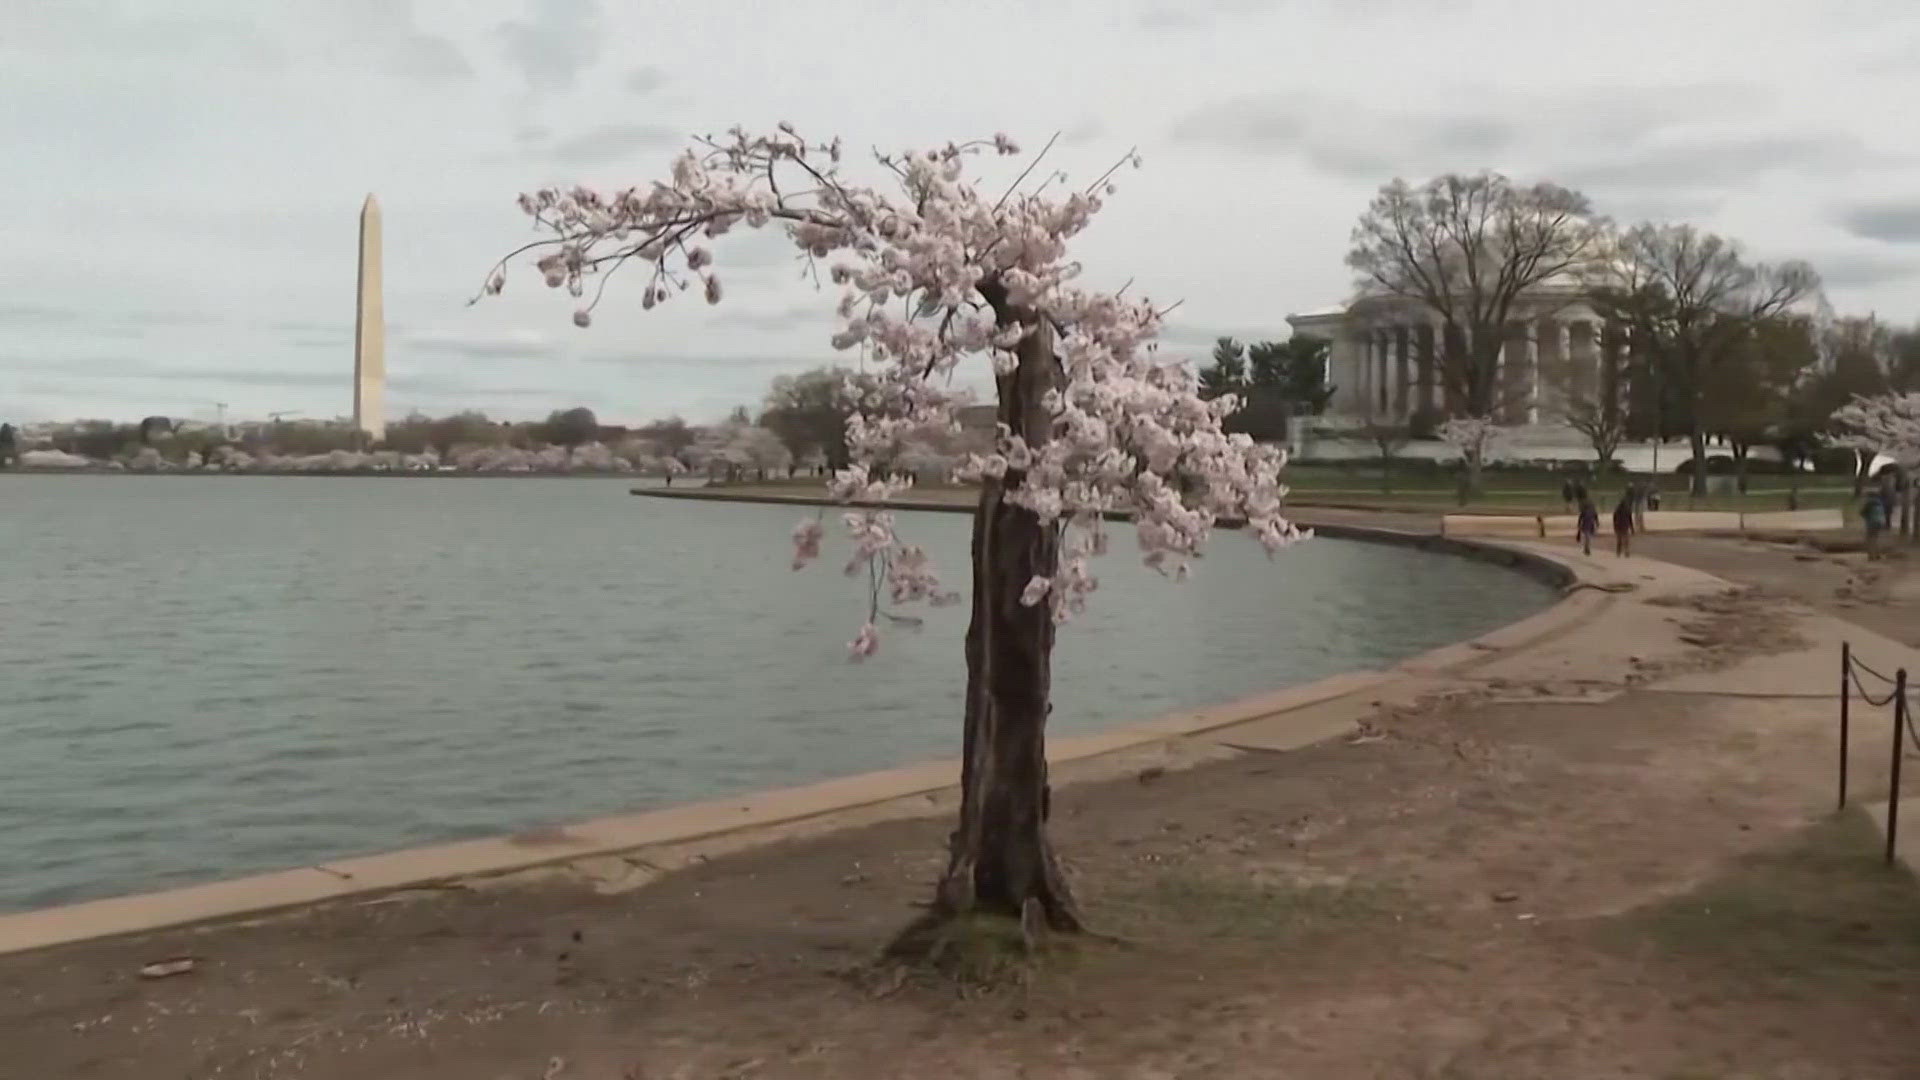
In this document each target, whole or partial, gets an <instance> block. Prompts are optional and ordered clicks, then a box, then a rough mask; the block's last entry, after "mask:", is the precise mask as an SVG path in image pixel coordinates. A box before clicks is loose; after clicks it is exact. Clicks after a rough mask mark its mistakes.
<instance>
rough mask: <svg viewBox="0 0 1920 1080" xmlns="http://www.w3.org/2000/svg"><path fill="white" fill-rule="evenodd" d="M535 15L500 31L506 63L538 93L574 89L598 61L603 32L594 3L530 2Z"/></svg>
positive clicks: (584, 0)
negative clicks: (582, 76) (517, 71)
mask: <svg viewBox="0 0 1920 1080" xmlns="http://www.w3.org/2000/svg"><path fill="white" fill-rule="evenodd" d="M532 8H533V12H532V16H531V17H530V18H528V19H525V20H519V21H514V22H509V23H506V24H504V25H502V26H501V27H500V28H499V34H500V37H501V40H502V42H503V45H504V48H505V50H506V55H507V60H508V61H509V62H510V63H512V64H513V66H514V67H516V68H518V69H519V71H520V76H521V78H522V79H524V80H526V84H527V87H528V88H529V89H530V90H533V91H534V92H536V93H550V92H555V91H561V90H570V89H572V88H573V86H574V83H575V82H577V81H578V80H579V77H580V75H581V73H583V72H585V71H586V70H587V69H588V68H590V67H592V66H593V64H594V62H595V61H596V60H598V59H599V58H600V48H601V42H602V41H603V40H604V33H605V30H604V28H603V27H602V25H601V22H602V19H601V14H600V8H599V5H598V4H597V3H595V0H532Z"/></svg>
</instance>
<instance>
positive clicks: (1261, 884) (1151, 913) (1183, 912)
mask: <svg viewBox="0 0 1920 1080" xmlns="http://www.w3.org/2000/svg"><path fill="white" fill-rule="evenodd" d="M1404 899H1405V898H1403V897H1401V896H1399V895H1398V894H1396V893H1394V892H1393V891H1392V890H1389V889H1387V888H1384V887H1382V886H1378V885H1359V884H1354V883H1344V884H1328V883H1319V882H1300V883H1293V882H1275V881H1263V880H1260V879H1258V878H1256V877H1253V876H1251V875H1248V876H1239V875H1226V874H1221V873H1217V872H1206V871H1197V870H1182V869H1172V870H1168V871H1167V872H1165V873H1162V874H1159V875H1157V876H1155V877H1152V878H1150V879H1148V880H1146V881H1145V882H1142V883H1141V884H1140V885H1139V886H1138V887H1137V888H1135V889H1131V890H1128V891H1126V892H1125V893H1122V894H1120V895H1117V896H1113V897H1109V898H1106V899H1104V900H1103V901H1102V902H1101V905H1100V908H1101V910H1103V911H1106V912H1108V913H1109V915H1110V916H1111V917H1112V918H1114V919H1115V920H1116V921H1117V922H1122V923H1125V924H1126V930H1127V932H1129V933H1141V934H1144V935H1146V936H1147V937H1148V938H1149V939H1151V938H1153V937H1157V936H1160V935H1161V934H1162V933H1164V932H1167V931H1172V932H1175V933H1179V934H1183V935H1196V936H1201V937H1208V938H1240V939H1247V940H1254V941H1262V942H1272V941H1276V940H1282V939H1291V938H1298V937H1303V936H1306V935H1309V934H1312V933H1316V932H1320V931H1324V930H1329V929H1333V928H1336V927H1340V926H1345V925H1350V924H1353V923H1356V922H1371V921H1377V920H1379V919H1382V918H1388V917H1391V916H1392V915H1394V914H1395V913H1396V912H1397V911H1399V910H1403V909H1404V908H1405V902H1404Z"/></svg>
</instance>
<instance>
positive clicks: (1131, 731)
mask: <svg viewBox="0 0 1920 1080" xmlns="http://www.w3.org/2000/svg"><path fill="white" fill-rule="evenodd" d="M637 493H644V494H649V495H654V494H658V495H661V496H662V497H670V498H697V499H707V500H712V501H730V502H773V503H785V504H790V505H816V504H819V503H820V502H821V500H819V499H812V500H807V499H784V498H764V497H762V498H753V497H746V496H742V495H733V496H729V495H727V494H726V493H723V492H694V491H689V492H674V493H673V494H672V495H665V493H664V492H655V491H651V490H648V489H640V491H639V492H637ZM897 508H898V509H902V510H933V511H942V512H950V513H951V512H968V511H970V510H971V509H972V507H971V505H961V504H955V503H952V502H948V503H946V504H944V505H940V504H924V505H923V504H916V503H902V504H898V505H897ZM1316 528H1317V531H1319V532H1320V533H1321V534H1322V535H1325V536H1328V537H1332V538H1340V539H1351V540H1362V541H1369V542H1378V543H1391V544H1401V545H1406V546H1412V547H1418V548H1422V549H1424V550H1430V551H1436V552H1441V553H1445V554H1452V555H1458V556H1464V557H1468V558H1475V559H1481V560H1484V561H1488V562H1493V563H1497V564H1499V565H1503V566H1508V567H1511V568H1513V569H1515V570H1517V571H1519V572H1522V573H1525V574H1527V575H1529V576H1531V577H1534V578H1536V579H1537V580H1540V581H1543V582H1545V583H1547V584H1549V585H1553V586H1556V587H1560V588H1562V589H1563V590H1564V589H1566V588H1567V587H1569V586H1571V585H1572V584H1574V583H1575V582H1578V581H1580V580H1583V578H1584V577H1585V576H1587V575H1588V574H1590V573H1591V570H1590V569H1588V566H1587V564H1583V563H1580V562H1578V561H1576V560H1573V559H1571V558H1565V559H1563V558H1561V557H1560V556H1559V555H1558V554H1557V553H1548V552H1541V551H1534V550H1528V549H1526V548H1523V547H1519V546H1513V545H1508V544H1502V543H1497V542H1490V541H1479V540H1465V539H1459V538H1454V537H1443V536H1438V535H1434V534H1429V533H1421V532H1416V531H1411V530H1392V529H1375V528H1369V527H1364V526H1357V525H1351V524H1326V525H1319V526H1316ZM1609 600H1610V598H1609V597H1607V596H1604V595H1602V594H1601V593H1598V592H1595V591H1592V590H1582V591H1578V592H1571V593H1568V594H1567V595H1565V596H1563V598H1562V599H1561V600H1560V601H1559V602H1558V603H1555V604H1553V605H1551V606H1549V607H1548V608H1546V609H1545V610H1543V611H1540V612H1538V613H1536V614H1534V615H1532V616H1529V617H1527V618H1525V619H1522V620H1520V621H1518V622H1516V623H1513V624H1510V625H1509V626H1506V627H1503V628H1501V629H1498V630H1495V631H1493V632H1491V633H1489V634H1485V635H1482V636H1480V637H1478V638H1475V639H1473V640H1471V641H1465V642H1459V643H1456V644H1453V645H1448V646H1444V647H1442V648H1439V649H1435V650H1431V651H1430V652H1428V653H1424V654H1421V655H1419V656H1416V657H1412V658H1409V659H1407V660H1404V661H1401V662H1400V663H1398V664H1395V665H1393V666H1392V667H1390V668H1388V669H1386V670H1361V671H1354V672H1348V673H1345V674H1341V675H1335V676H1331V677H1329V678H1325V679H1321V680H1317V681H1315V682H1312V683H1308V684H1305V685H1301V686H1294V687H1287V688H1284V689H1281V690H1277V691H1272V692H1268V693H1264V694H1258V695H1254V696H1252V697H1248V698H1244V699H1241V700H1239V701H1234V702H1229V703H1226V704H1223V705H1218V706H1211V707H1207V708H1201V709H1189V710H1182V711H1180V712H1177V713H1173V714H1170V715H1167V716H1162V717H1159V718H1157V719H1152V720H1147V721H1144V722H1139V723H1134V724H1128V725H1123V726H1119V727H1114V728H1110V729H1108V730H1105V731H1100V732H1096V733H1092V734H1087V735H1077V736H1070V737H1061V738H1055V739H1051V740H1049V745H1048V755H1047V756H1048V760H1049V762H1050V763H1051V764H1052V765H1054V766H1056V767H1058V768H1060V769H1061V770H1062V771H1061V772H1060V773H1059V782H1060V783H1062V784H1071V783H1075V782H1083V781H1087V780H1097V779H1106V778H1111V777H1112V776H1115V775H1123V774H1124V770H1125V769H1127V768H1129V767H1133V768H1137V767H1138V760H1137V759H1138V756H1139V755H1140V754H1146V753H1153V754H1157V755H1159V756H1158V757H1157V758H1155V760H1156V761H1164V760H1166V759H1167V758H1168V757H1169V756H1170V755H1172V754H1173V752H1174V749H1175V748H1176V747H1181V746H1191V745H1194V744H1195V740H1194V737H1195V736H1199V735H1203V734H1207V733H1212V732H1219V731H1221V730H1222V729H1228V728H1232V729H1235V730H1236V731H1244V732H1247V733H1248V734H1247V735H1246V739H1248V740H1253V741H1256V742H1257V744H1258V746H1259V748H1261V749H1265V750H1287V749H1296V748H1299V747H1302V746H1306V745H1310V744H1312V743H1315V742H1320V741H1323V740H1325V739H1329V738H1333V737H1336V736H1338V735H1342V734H1345V733H1348V732H1349V731H1351V730H1352V729H1353V726H1354V724H1355V723H1356V722H1357V719H1358V718H1359V717H1360V716H1362V715H1364V714H1365V712H1366V710H1367V708H1368V705H1369V703H1374V704H1377V703H1378V701H1379V700H1381V699H1382V698H1391V697H1393V696H1395V695H1396V694H1407V693H1412V692H1414V691H1415V690H1417V689H1419V688H1420V687H1422V686H1425V685H1428V684H1429V683H1430V682H1431V680H1432V679H1433V678H1434V677H1435V676H1437V675H1441V674H1444V673H1447V672H1453V671H1459V670H1465V669H1467V668H1470V667H1473V666H1476V665H1479V664H1484V663H1486V662H1487V661H1488V660H1489V659H1490V658H1493V657H1497V656H1500V655H1510V654H1512V653H1513V652H1514V651H1516V650H1520V649H1524V648H1527V647H1529V646H1531V645H1533V644H1536V643H1539V642H1543V641H1545V640H1548V639H1551V638H1553V637H1555V636H1557V635H1559V634H1561V633H1563V632H1565V631H1567V630H1569V629H1571V628H1572V627H1574V626H1575V625H1577V624H1579V623H1580V622H1582V621H1584V620H1585V619H1587V618H1588V617H1589V616H1590V615H1592V614H1594V613H1595V612H1597V611H1598V610H1600V609H1601V608H1602V607H1603V606H1604V605H1605V604H1606V603H1608V602H1609ZM1220 742H1221V745H1235V744H1232V743H1227V742H1226V741H1225V740H1220ZM1209 745H1211V744H1209ZM1130 755H1131V756H1130ZM1130 762H1131V763H1132V764H1131V765H1130V764H1129V763H1130ZM1116 769H1117V770H1121V772H1115V771H1114V770H1116ZM958 776H959V765H958V762H957V761H955V760H943V761H933V762H925V763H921V764H914V765H906V766H901V767H899V768H894V769H887V770H882V771H880V772H873V773H866V774H861V775H856V776H848V777H840V778H836V779H832V780H826V781H821V782H818V783H812V784H806V785H802V786H798V787H791V788H784V789H779V790H774V791H768V792H762V793H758V794H751V795H745V796H740V797H736V798H726V799H716V800H709V801H703V802H698V803H690V804H683V805H678V806H669V807H663V808H661V809H657V810H650V811H644V812H640V813H632V814H622V815H616V816H613V817H606V818H600V819H596V820H592V821H586V822H582V823H578V824H574V825H568V826H565V827H561V828H549V829H538V830H532V831H528V832H524V833H520V834H515V835H512V836H505V837H496V838H488V839H480V840H470V841H461V842H456V843H449V844H438V845H432V846H428V847H420V848H412V849H407V850H402V851H395V852H389V853H384V854H378V855H369V856H364V857H358V858H349V859H340V860H332V861H328V862H325V863H320V864H316V865H312V866H305V867H299V868H295V869H288V870H283V871H278V872H273V873H267V874H259V875H253V876H249V877H244V878H238V879H232V880H227V881H218V882H209V883H206V884H202V885H193V886H187V887H184V888H177V889H170V890H166V891H163V892H156V893H146V894H139V895H133V896H124V897H112V898H107V899H102V900H93V901H87V902H83V903H77V904H72V905H66V906H62V907H54V908H46V909H41V910H37V911H29V912H24V913H20V914H15V915H5V916H0V955H4V954H7V953H15V952H24V951H29V950H35V949H44V948H51V947H55V946H59V945H64V944H70V943H74V942H79V941H86V940H91V939H97V938H104V937H114V936H121V935H129V934H139V933H145V932H151V931H156V930H162V929H168V928H173V927H180V926H191V925H197V924H205V923H215V922H224V921H230V920H237V919H250V918H257V917H262V916H267V915H271V914H274V913H279V912H287V911H290V910H296V909H300V908H304V907H308V906H310V905H315V904H326V903H335V902H341V901H349V900H352V901H364V900H365V899H367V898H369V897H375V896H380V895H383V894H396V893H404V892H406V891H408V890H419V889H432V888H442V887H448V886H450V885H452V886H458V885H461V884H463V883H470V882H480V881H488V880H496V879H507V878H511V877H512V876H514V875H518V874H521V873H523V872H529V871H535V870H552V869H556V868H566V869H569V870H572V871H574V872H576V873H577V874H578V875H580V876H584V877H586V878H588V879H590V880H594V881H595V882H599V881H601V880H604V879H606V878H607V877H608V876H609V875H612V876H617V877H621V878H622V879H631V878H632V877H633V876H634V875H636V874H638V875H641V876H642V878H645V877H646V876H647V875H652V876H657V875H658V874H660V873H665V872H668V871H671V870H673V869H676V868H678V867H681V866H685V865H690V864H691V863H692V862H695V861H700V860H704V859H706V858H711V857H714V856H717V855H720V854H725V853H727V852H729V851H734V850H740V849H743V848H747V847H753V846H758V845H760V844H765V843H770V842H773V841H775V840H780V839H787V838H792V837H795V836H800V835H808V834H812V833H818V832H824V831H829V830H832V829H837V828H845V827H850V826H853V825H857V824H862V823H865V822H868V821H872V820H884V819H888V818H899V817H915V816H924V815H928V814H945V813H949V812H951V808H952V804H953V799H952V793H953V791H954V789H955V785H956V784H957V782H958ZM596 887H597V885H596Z"/></svg>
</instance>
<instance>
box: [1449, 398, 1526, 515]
mask: <svg viewBox="0 0 1920 1080" xmlns="http://www.w3.org/2000/svg"><path fill="white" fill-rule="evenodd" d="M1434 433H1435V434H1437V435H1439V436H1440V439H1441V441H1442V442H1444V443H1446V444H1447V445H1448V446H1451V447H1453V448H1454V449H1455V450H1457V451H1459V452H1460V460H1461V462H1462V463H1463V464H1465V466H1466V475H1465V476H1464V477H1463V478H1462V481H1461V485H1460V502H1461V503H1462V504H1463V505H1464V504H1465V503H1466V501H1467V497H1468V496H1469V495H1470V494H1472V493H1474V492H1477V491H1479V490H1480V470H1481V469H1483V468H1485V467H1486V464H1487V461H1488V460H1489V459H1490V458H1492V456H1493V455H1494V454H1495V453H1497V452H1499V449H1500V446H1501V444H1502V443H1503V442H1505V441H1506V437H1507V434H1508V432H1507V429H1506V428H1503V427H1501V426H1500V425H1499V424H1496V423H1494V422H1493V420H1492V419H1491V418H1489V417H1485V416H1456V417H1454V418H1453V419H1451V420H1448V421H1447V422H1446V423H1443V424H1441V425H1440V426H1439V427H1438V428H1437V429H1435V432H1434Z"/></svg>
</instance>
